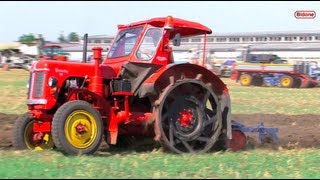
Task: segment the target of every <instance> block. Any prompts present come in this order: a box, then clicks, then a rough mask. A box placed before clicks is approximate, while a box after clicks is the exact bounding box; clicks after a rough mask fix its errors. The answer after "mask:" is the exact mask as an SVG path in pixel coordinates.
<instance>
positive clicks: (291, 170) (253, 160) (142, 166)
mask: <svg viewBox="0 0 320 180" xmlns="http://www.w3.org/2000/svg"><path fill="white" fill-rule="evenodd" d="M0 157H1V158H0V178H44V179H45V178H157V179H159V178H179V179H180V178H187V179H190V178H215V179H216V178H219V179H220V178H246V179H247V178H250V179H252V178H320V166H319V165H318V164H319V159H320V150H318V149H305V150H281V151H266V150H259V151H257V150H252V151H245V152H238V153H232V152H225V153H220V152H218V153H207V154H201V155H174V154H168V153H166V154H165V153H161V152H150V153H130V154H111V153H106V152H104V153H100V154H97V155H93V156H84V155H82V156H64V155H62V154H61V153H58V152H55V151H34V152H31V151H0Z"/></svg>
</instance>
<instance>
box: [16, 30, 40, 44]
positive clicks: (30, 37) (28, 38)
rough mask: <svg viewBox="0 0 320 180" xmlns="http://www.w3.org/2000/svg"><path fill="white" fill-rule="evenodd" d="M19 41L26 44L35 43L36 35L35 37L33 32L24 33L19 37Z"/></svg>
mask: <svg viewBox="0 0 320 180" xmlns="http://www.w3.org/2000/svg"><path fill="white" fill-rule="evenodd" d="M18 41H19V42H21V43H26V44H29V43H33V42H35V41H36V37H34V35H33V34H31V33H30V34H28V35H26V34H23V35H22V36H20V37H19V39H18Z"/></svg>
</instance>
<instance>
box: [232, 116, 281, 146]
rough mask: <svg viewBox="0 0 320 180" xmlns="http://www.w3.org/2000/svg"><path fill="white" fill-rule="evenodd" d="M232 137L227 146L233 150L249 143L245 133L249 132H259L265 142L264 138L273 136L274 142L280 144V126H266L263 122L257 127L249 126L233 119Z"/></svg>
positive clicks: (261, 139)
mask: <svg viewBox="0 0 320 180" xmlns="http://www.w3.org/2000/svg"><path fill="white" fill-rule="evenodd" d="M231 123H232V139H230V140H228V141H227V148H229V149H231V150H232V151H238V150H242V149H244V148H245V147H246V145H247V138H246V135H245V134H244V133H247V132H257V133H258V134H259V135H258V137H259V140H260V142H263V140H264V139H266V138H268V137H272V139H273V142H274V143H276V144H280V141H279V138H278V135H277V133H278V131H279V129H278V128H266V127H264V124H263V123H262V122H261V123H260V124H259V125H258V126H257V127H247V126H245V125H243V124H241V123H239V122H237V121H234V120H232V121H231Z"/></svg>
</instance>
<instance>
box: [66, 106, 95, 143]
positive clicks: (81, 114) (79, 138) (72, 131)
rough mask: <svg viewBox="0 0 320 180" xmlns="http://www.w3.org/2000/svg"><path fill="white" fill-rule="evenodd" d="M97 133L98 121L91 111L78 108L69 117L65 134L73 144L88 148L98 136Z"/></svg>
mask: <svg viewBox="0 0 320 180" xmlns="http://www.w3.org/2000/svg"><path fill="white" fill-rule="evenodd" d="M97 133H98V128H97V123H96V121H95V119H94V117H93V115H92V114H91V113H89V112H87V111H84V110H77V111H74V112H73V113H72V114H70V115H69V116H68V117H67V120H66V123H65V135H66V138H67V140H68V141H69V143H70V144H71V145H72V146H74V147H76V148H79V149H84V148H88V147H89V146H90V145H92V143H93V142H94V141H95V139H96V138H97Z"/></svg>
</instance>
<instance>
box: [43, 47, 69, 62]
mask: <svg viewBox="0 0 320 180" xmlns="http://www.w3.org/2000/svg"><path fill="white" fill-rule="evenodd" d="M68 55H69V54H68V53H66V52H63V51H62V47H61V46H60V45H57V44H46V45H44V46H43V48H42V58H44V59H51V60H59V61H66V60H67V56H68Z"/></svg>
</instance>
